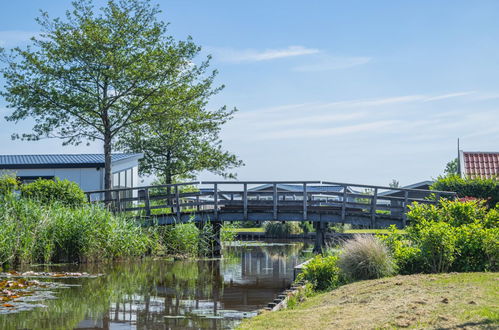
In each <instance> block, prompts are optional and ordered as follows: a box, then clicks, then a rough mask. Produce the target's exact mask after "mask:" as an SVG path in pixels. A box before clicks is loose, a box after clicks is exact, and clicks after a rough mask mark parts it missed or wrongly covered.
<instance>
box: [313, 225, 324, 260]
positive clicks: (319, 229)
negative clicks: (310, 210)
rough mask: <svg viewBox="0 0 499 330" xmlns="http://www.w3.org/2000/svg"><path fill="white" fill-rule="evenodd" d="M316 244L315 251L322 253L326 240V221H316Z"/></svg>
mask: <svg viewBox="0 0 499 330" xmlns="http://www.w3.org/2000/svg"><path fill="white" fill-rule="evenodd" d="M314 227H315V244H314V252H315V253H321V252H322V248H323V247H324V245H325V241H324V223H323V222H315V223H314Z"/></svg>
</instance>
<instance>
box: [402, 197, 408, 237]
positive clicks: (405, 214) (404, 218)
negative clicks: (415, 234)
mask: <svg viewBox="0 0 499 330" xmlns="http://www.w3.org/2000/svg"><path fill="white" fill-rule="evenodd" d="M408 203H409V192H408V191H407V190H406V191H404V209H403V210H402V227H404V228H405V226H406V225H407V204H408Z"/></svg>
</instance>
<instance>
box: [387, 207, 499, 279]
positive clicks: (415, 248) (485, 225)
mask: <svg viewBox="0 0 499 330" xmlns="http://www.w3.org/2000/svg"><path fill="white" fill-rule="evenodd" d="M407 215H408V218H409V219H410V220H411V226H409V227H408V228H407V230H406V232H407V235H403V234H401V233H400V232H398V231H397V230H396V229H395V228H394V227H392V228H391V230H390V232H389V234H388V235H387V236H384V237H380V239H381V240H382V241H383V242H385V244H386V245H387V246H388V247H389V249H390V251H391V252H392V254H393V256H394V258H395V261H396V263H397V265H398V267H399V271H400V273H402V274H412V273H417V272H432V273H436V272H445V271H459V272H468V271H485V270H492V271H494V270H497V269H498V262H499V243H498V242H499V212H498V209H497V207H496V208H495V209H487V208H486V207H485V206H484V204H483V202H480V201H476V200H471V201H470V200H468V201H447V200H443V201H442V202H441V203H440V205H439V206H437V207H436V206H433V205H427V204H414V205H412V206H411V207H410V211H409V212H408V214H407Z"/></svg>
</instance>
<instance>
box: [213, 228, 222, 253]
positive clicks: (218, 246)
mask: <svg viewBox="0 0 499 330" xmlns="http://www.w3.org/2000/svg"><path fill="white" fill-rule="evenodd" d="M212 226H213V236H214V237H213V250H212V251H211V256H212V257H213V258H219V257H221V256H222V237H221V235H220V232H221V231H222V221H218V220H217V221H213V222H212Z"/></svg>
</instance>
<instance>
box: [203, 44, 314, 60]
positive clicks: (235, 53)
mask: <svg viewBox="0 0 499 330" xmlns="http://www.w3.org/2000/svg"><path fill="white" fill-rule="evenodd" d="M208 51H210V52H211V53H213V56H214V58H215V59H217V60H219V61H221V62H233V63H238V62H261V61H269V60H275V59H280V58H286V57H295V56H303V55H311V54H317V53H319V50H318V49H315V48H306V47H303V46H289V47H287V48H282V49H266V50H263V51H258V50H254V49H246V50H237V49H233V48H208Z"/></svg>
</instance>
